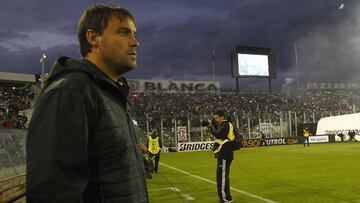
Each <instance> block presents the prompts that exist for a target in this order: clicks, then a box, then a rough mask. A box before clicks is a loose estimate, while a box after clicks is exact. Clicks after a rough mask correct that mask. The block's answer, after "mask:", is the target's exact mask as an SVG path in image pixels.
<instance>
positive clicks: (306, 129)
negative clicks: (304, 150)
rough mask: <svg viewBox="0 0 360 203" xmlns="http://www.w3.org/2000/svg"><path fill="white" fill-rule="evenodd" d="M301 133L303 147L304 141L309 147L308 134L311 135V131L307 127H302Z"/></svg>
mask: <svg viewBox="0 0 360 203" xmlns="http://www.w3.org/2000/svg"><path fill="white" fill-rule="evenodd" d="M303 135H304V147H305V144H306V143H307V146H308V147H310V143H309V136H310V135H311V133H310V131H309V129H308V128H305V129H304V133H303Z"/></svg>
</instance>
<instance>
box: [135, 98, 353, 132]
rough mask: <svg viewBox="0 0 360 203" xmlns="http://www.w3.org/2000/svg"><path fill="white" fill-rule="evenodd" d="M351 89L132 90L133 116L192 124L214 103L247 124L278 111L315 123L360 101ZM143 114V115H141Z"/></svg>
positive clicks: (274, 117)
mask: <svg viewBox="0 0 360 203" xmlns="http://www.w3.org/2000/svg"><path fill="white" fill-rule="evenodd" d="M358 101H359V99H358V96H357V95H356V94H355V93H353V92H329V91H298V92H293V93H287V94H284V93H273V94H269V93H241V94H236V93H230V92H226V93H224V92H223V93H221V94H220V93H171V94H169V93H137V94H133V103H134V104H133V105H134V111H135V117H136V119H137V120H138V122H139V124H140V127H145V126H146V119H148V121H149V123H150V126H154V127H155V128H158V127H159V125H160V119H162V120H163V121H164V126H169V125H171V123H173V122H174V118H176V119H177V122H178V124H179V125H181V124H183V125H186V122H187V119H190V120H191V123H192V125H193V126H198V125H199V124H200V120H204V119H207V118H208V117H209V116H210V115H211V113H212V111H213V110H214V109H215V108H217V107H223V108H224V109H225V110H226V111H227V115H232V119H234V118H235V117H237V118H239V120H240V121H241V123H247V120H248V119H250V122H251V125H252V126H253V125H255V124H257V123H259V119H260V120H261V121H266V122H272V123H274V124H279V122H280V113H281V112H283V113H288V112H289V111H290V112H292V113H296V115H297V119H298V122H299V123H315V122H317V121H318V120H319V119H320V118H321V117H325V116H331V115H341V114H348V113H353V112H356V110H357V109H355V108H356V107H357V106H359V105H360V103H359V102H358ZM144 115H146V116H144Z"/></svg>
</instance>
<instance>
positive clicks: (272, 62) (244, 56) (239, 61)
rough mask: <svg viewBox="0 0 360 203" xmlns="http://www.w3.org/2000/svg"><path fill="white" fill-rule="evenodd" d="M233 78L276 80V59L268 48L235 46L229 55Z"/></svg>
mask: <svg viewBox="0 0 360 203" xmlns="http://www.w3.org/2000/svg"><path fill="white" fill-rule="evenodd" d="M231 69H232V70H231V71H232V76H233V77H243V78H247V77H260V78H262V77H263V78H271V79H273V78H276V75H277V73H276V57H275V55H274V54H272V53H271V49H270V48H261V47H249V46H242V45H238V46H236V48H235V50H234V51H232V53H231Z"/></svg>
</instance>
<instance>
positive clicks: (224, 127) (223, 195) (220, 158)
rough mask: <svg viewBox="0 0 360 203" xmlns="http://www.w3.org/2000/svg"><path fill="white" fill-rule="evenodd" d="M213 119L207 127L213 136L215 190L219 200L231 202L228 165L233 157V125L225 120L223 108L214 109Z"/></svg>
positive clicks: (223, 202)
mask: <svg viewBox="0 0 360 203" xmlns="http://www.w3.org/2000/svg"><path fill="white" fill-rule="evenodd" d="M213 118H214V121H212V122H209V124H208V127H209V128H210V131H211V133H212V135H213V136H214V137H215V139H216V140H215V143H214V148H213V151H214V153H215V158H216V159H217V169H216V180H217V191H218V196H219V199H220V202H222V203H225V202H226V203H227V202H232V197H231V195H230V179H229V175H230V165H231V162H232V160H233V159H234V152H233V148H232V145H231V143H230V142H231V141H234V140H235V134H234V127H233V125H232V124H231V123H230V122H228V121H227V120H225V113H224V111H223V110H220V109H219V110H216V111H215V113H214V117H213Z"/></svg>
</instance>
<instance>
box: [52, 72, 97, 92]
mask: <svg viewBox="0 0 360 203" xmlns="http://www.w3.org/2000/svg"><path fill="white" fill-rule="evenodd" d="M93 85H94V80H93V78H92V77H91V75H89V74H87V73H85V72H81V71H69V72H66V73H63V74H62V75H61V76H59V77H57V78H56V79H55V80H53V81H51V83H50V84H49V85H48V86H47V87H46V90H45V92H50V91H55V90H62V89H68V90H75V91H80V92H86V91H89V89H90V88H91V87H93Z"/></svg>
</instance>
